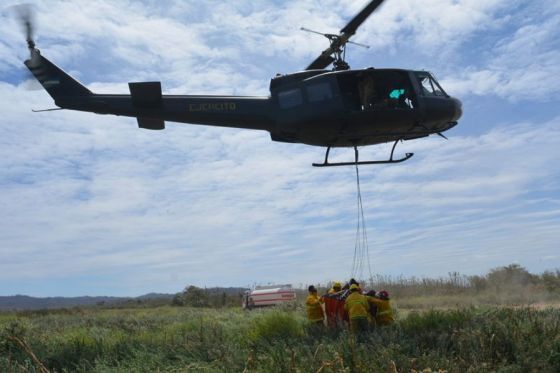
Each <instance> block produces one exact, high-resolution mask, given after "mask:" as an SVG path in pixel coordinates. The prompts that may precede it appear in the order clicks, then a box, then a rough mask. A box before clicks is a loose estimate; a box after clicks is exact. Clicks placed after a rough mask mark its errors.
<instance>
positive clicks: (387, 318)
mask: <svg viewBox="0 0 560 373" xmlns="http://www.w3.org/2000/svg"><path fill="white" fill-rule="evenodd" d="M367 301H368V302H369V303H370V304H371V305H375V306H376V307H377V312H376V314H375V324H376V325H390V324H392V323H393V322H395V318H394V317H393V309H392V308H391V302H390V298H389V293H388V292H387V291H385V290H381V291H380V292H379V293H377V297H367Z"/></svg>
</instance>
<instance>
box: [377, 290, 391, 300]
mask: <svg viewBox="0 0 560 373" xmlns="http://www.w3.org/2000/svg"><path fill="white" fill-rule="evenodd" d="M377 296H378V297H379V298H381V299H383V300H389V292H388V291H386V290H381V291H380V292H379V293H377Z"/></svg>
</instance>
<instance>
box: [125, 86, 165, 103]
mask: <svg viewBox="0 0 560 373" xmlns="http://www.w3.org/2000/svg"><path fill="white" fill-rule="evenodd" d="M128 87H129V88H130V95H131V97H132V104H133V105H134V106H136V107H139V108H156V107H160V106H161V102H162V100H161V83H160V82H140V83H128Z"/></svg>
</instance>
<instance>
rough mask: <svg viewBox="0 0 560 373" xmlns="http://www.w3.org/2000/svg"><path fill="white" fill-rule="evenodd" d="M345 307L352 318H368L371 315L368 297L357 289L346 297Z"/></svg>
mask: <svg viewBox="0 0 560 373" xmlns="http://www.w3.org/2000/svg"><path fill="white" fill-rule="evenodd" d="M344 309H345V310H346V311H347V312H348V317H349V318H350V320H352V319H362V318H368V315H369V312H368V310H369V303H368V301H367V299H366V297H365V296H364V295H362V294H360V293H359V292H357V291H355V292H353V293H352V294H350V295H349V296H348V298H346V301H345V302H344Z"/></svg>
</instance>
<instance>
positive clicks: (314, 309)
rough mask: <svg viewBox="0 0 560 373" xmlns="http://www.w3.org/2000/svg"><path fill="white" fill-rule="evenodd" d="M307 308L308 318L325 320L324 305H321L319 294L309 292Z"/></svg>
mask: <svg viewBox="0 0 560 373" xmlns="http://www.w3.org/2000/svg"><path fill="white" fill-rule="evenodd" d="M305 305H306V308H307V318H308V319H309V321H322V320H323V307H321V298H319V297H318V296H317V294H309V295H308V296H307V300H306V301H305Z"/></svg>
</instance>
